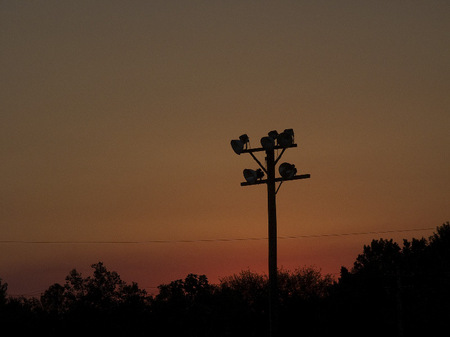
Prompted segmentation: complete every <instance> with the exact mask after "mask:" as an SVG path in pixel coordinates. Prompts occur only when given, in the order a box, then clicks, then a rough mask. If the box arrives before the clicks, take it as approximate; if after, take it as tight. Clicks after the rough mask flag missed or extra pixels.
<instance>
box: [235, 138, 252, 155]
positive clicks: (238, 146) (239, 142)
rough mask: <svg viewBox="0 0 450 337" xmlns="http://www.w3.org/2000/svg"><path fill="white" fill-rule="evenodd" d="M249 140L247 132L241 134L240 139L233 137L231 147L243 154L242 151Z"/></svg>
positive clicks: (237, 152)
mask: <svg viewBox="0 0 450 337" xmlns="http://www.w3.org/2000/svg"><path fill="white" fill-rule="evenodd" d="M248 142H249V139H248V136H247V135H246V134H243V135H241V136H239V139H233V140H232V141H231V147H232V148H233V151H234V152H235V153H236V154H241V153H242V151H244V149H246V148H247V144H248Z"/></svg>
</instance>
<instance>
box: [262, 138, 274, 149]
mask: <svg viewBox="0 0 450 337" xmlns="http://www.w3.org/2000/svg"><path fill="white" fill-rule="evenodd" d="M261 145H262V147H263V148H264V150H266V151H270V150H272V149H273V148H274V147H275V140H274V139H273V138H272V137H262V138H261Z"/></svg>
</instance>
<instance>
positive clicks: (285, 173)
mask: <svg viewBox="0 0 450 337" xmlns="http://www.w3.org/2000/svg"><path fill="white" fill-rule="evenodd" d="M278 172H280V175H281V176H282V177H283V179H292V178H293V177H294V176H295V175H296V174H297V169H296V168H295V165H293V164H289V163H283V164H281V165H280V167H279V168H278Z"/></svg>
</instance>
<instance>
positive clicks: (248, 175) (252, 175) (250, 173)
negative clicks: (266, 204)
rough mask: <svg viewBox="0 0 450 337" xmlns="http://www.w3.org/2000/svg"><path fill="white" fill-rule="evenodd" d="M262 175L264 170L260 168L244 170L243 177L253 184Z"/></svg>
mask: <svg viewBox="0 0 450 337" xmlns="http://www.w3.org/2000/svg"><path fill="white" fill-rule="evenodd" d="M262 177H264V172H263V171H262V170H261V169H257V170H250V169H245V170H244V178H245V180H246V181H247V182H248V183H249V184H254V183H256V181H257V180H258V179H261V178H262Z"/></svg>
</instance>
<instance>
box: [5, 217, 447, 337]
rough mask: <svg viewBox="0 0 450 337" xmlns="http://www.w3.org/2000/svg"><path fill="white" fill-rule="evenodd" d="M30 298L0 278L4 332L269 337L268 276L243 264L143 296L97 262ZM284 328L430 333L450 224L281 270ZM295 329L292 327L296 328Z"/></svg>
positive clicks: (443, 284) (315, 332)
mask: <svg viewBox="0 0 450 337" xmlns="http://www.w3.org/2000/svg"><path fill="white" fill-rule="evenodd" d="M91 267H92V269H93V272H92V275H91V276H87V277H84V276H83V275H81V273H79V272H78V271H77V270H75V269H74V270H72V271H70V273H69V274H68V275H67V277H66V279H65V283H64V284H58V283H55V284H53V285H51V286H50V287H49V288H48V289H47V290H46V291H45V292H44V293H43V294H42V296H41V298H40V299H37V298H30V299H27V298H24V297H9V296H8V295H7V289H8V285H7V284H6V283H4V282H3V281H2V280H1V279H0V326H1V327H2V331H1V333H2V335H4V336H9V335H14V336H21V335H28V334H32V333H33V334H37V333H40V334H43V335H45V336H62V335H64V336H79V335H85V334H86V333H88V334H97V335H99V336H176V335H182V336H186V337H188V336H217V337H221V336H267V335H268V333H267V331H268V277H267V275H261V274H258V273H254V272H252V271H250V270H244V271H241V272H240V273H238V274H234V275H231V276H227V277H224V278H222V279H221V280H220V281H219V283H218V284H216V285H212V284H210V283H209V282H208V279H207V277H206V276H205V275H196V274H189V275H187V276H186V278H185V279H179V280H175V281H172V282H170V283H168V284H162V285H160V286H159V287H158V288H159V293H158V294H157V295H156V296H155V297H152V296H148V295H147V294H146V292H145V290H142V289H140V288H139V287H138V285H137V284H136V283H134V282H133V283H132V284H127V283H126V282H124V281H123V280H121V278H120V276H119V274H118V273H117V272H114V271H109V270H107V268H106V267H105V266H104V264H103V263H102V262H98V263H96V264H93V265H92V266H91ZM278 286H279V294H278V295H279V313H280V315H279V316H280V329H281V331H280V332H281V334H282V335H288V334H289V335H292V334H293V332H296V333H297V332H298V334H299V335H302V336H329V335H337V334H342V335H346V336H361V335H364V336H380V335H382V336H424V335H427V336H436V335H439V333H440V332H441V331H448V329H449V328H450V224H449V223H448V222H447V223H446V224H443V225H442V226H440V227H438V228H437V230H436V232H435V233H434V234H433V235H432V236H431V237H429V238H428V239H425V238H421V239H412V240H411V241H408V240H404V241H403V243H402V245H400V244H398V243H396V242H394V241H393V240H388V239H378V240H372V242H371V243H370V244H369V245H365V246H364V247H363V249H362V252H361V253H360V254H359V255H358V256H357V257H356V259H355V262H354V264H353V267H352V268H351V269H350V270H349V269H347V268H345V267H342V268H341V274H340V277H339V279H338V280H337V281H334V280H333V279H332V277H331V276H330V275H322V273H321V271H320V270H319V269H317V268H314V267H303V268H298V269H295V270H294V271H289V270H284V269H281V270H279V280H278ZM294 335H295V333H294Z"/></svg>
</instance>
